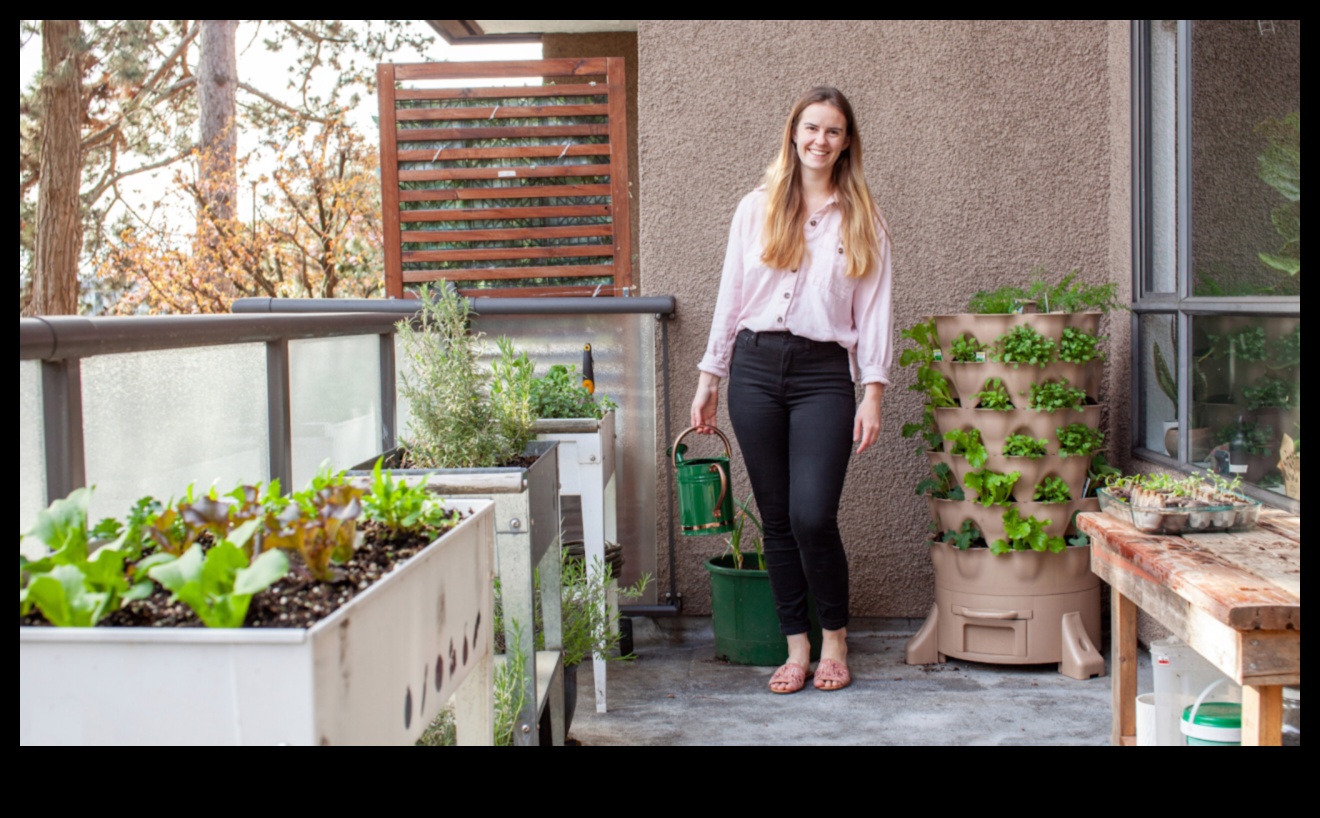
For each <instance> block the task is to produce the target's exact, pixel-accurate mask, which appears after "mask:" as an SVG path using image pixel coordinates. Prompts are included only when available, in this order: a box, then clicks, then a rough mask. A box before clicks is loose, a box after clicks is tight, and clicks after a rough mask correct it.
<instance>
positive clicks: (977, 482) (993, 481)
mask: <svg viewBox="0 0 1320 818" xmlns="http://www.w3.org/2000/svg"><path fill="white" fill-rule="evenodd" d="M1021 476H1022V473H1021V472H1015V471H1013V472H1009V473H1008V474H1000V473H999V472H996V471H990V470H989V469H977V470H976V471H974V472H971V473H969V474H968V475H967V477H966V479H964V480H963V482H964V483H965V484H966V485H967V488H969V489H971V490H972V491H974V492H976V502H978V503H980V504H981V505H983V506H987V507H989V506H1006V505H1009V504H1010V503H1011V502H1012V501H1013V486H1014V485H1016V484H1017V481H1018V478H1019V477H1021Z"/></svg>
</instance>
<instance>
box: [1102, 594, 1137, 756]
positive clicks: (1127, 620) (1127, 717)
mask: <svg viewBox="0 0 1320 818" xmlns="http://www.w3.org/2000/svg"><path fill="white" fill-rule="evenodd" d="M1109 613H1110V616H1111V617H1112V621H1111V623H1110V628H1111V630H1112V631H1113V633H1112V636H1111V638H1112V639H1113V656H1112V657H1111V658H1110V664H1111V665H1112V668H1111V672H1112V673H1113V674H1114V682H1113V688H1112V691H1113V708H1114V724H1113V731H1112V732H1111V734H1110V737H1109V740H1110V743H1111V744H1113V745H1115V746H1130V745H1135V744H1136V743H1137V703H1136V699H1137V606H1136V604H1135V603H1133V601H1132V600H1130V599H1128V598H1127V597H1125V596H1123V594H1122V593H1120V592H1119V590H1118V589H1117V588H1114V589H1112V592H1111V597H1110V611H1109Z"/></svg>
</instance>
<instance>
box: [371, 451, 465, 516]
mask: <svg viewBox="0 0 1320 818" xmlns="http://www.w3.org/2000/svg"><path fill="white" fill-rule="evenodd" d="M383 461H384V458H377V459H376V463H375V465H374V466H372V467H371V489H370V491H368V492H367V493H366V494H365V495H363V497H362V509H363V518H364V519H366V520H370V521H373V522H377V523H380V524H381V525H382V526H384V527H385V528H386V529H388V530H389V531H390V532H397V533H398V534H408V535H410V534H415V533H419V532H422V531H432V532H439V531H442V530H444V529H447V528H450V527H452V526H453V525H454V524H455V523H457V522H458V517H459V514H458V512H457V511H452V512H450V511H446V510H445V507H444V504H443V503H441V502H440V501H439V500H438V499H437V498H436V496H435V495H434V494H432V493H431V492H429V491H427V489H426V485H425V484H424V483H417V484H415V485H409V484H408V482H407V481H405V480H399V481H398V482H395V480H394V477H393V475H392V474H391V473H390V472H389V471H388V470H384V471H382V469H381V464H382V462H383Z"/></svg>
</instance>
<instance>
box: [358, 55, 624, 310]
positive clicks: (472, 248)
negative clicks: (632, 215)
mask: <svg viewBox="0 0 1320 818" xmlns="http://www.w3.org/2000/svg"><path fill="white" fill-rule="evenodd" d="M623 70H624V69H623V59H622V58H619V57H598V58H589V59H554V60H523V61H516V62H479V63H420V64H394V63H383V64H381V65H378V66H377V68H376V74H377V79H378V80H379V86H378V87H379V94H380V133H381V140H380V160H381V161H380V167H381V199H382V202H381V203H382V211H383V221H384V224H383V226H384V234H385V291H386V293H387V294H388V295H390V296H393V297H395V298H402V297H406V296H407V295H408V291H409V290H410V289H412V288H414V287H415V286H416V285H418V284H420V283H423V282H429V281H438V280H448V281H454V282H455V283H457V284H458V286H459V290H460V291H461V292H464V293H466V294H470V295H483V296H502V295H507V296H514V295H517V296H527V295H602V296H603V295H613V296H618V295H625V294H627V292H628V290H629V289H630V288H631V287H632V240H631V236H630V234H629V217H628V206H629V197H628V131H627V114H626V112H627V99H626V97H625V88H626V87H627V86H626V85H625V82H624V74H623ZM516 77H541V78H542V81H543V83H544V84H543V85H537V86H509V85H503V86H501V85H496V86H491V87H484V86H480V87H466V88H437V87H428V81H430V82H431V83H432V86H433V83H434V81H436V80H454V79H461V80H484V81H495V82H498V81H499V79H500V78H516ZM596 78H603V81H601V80H600V79H596Z"/></svg>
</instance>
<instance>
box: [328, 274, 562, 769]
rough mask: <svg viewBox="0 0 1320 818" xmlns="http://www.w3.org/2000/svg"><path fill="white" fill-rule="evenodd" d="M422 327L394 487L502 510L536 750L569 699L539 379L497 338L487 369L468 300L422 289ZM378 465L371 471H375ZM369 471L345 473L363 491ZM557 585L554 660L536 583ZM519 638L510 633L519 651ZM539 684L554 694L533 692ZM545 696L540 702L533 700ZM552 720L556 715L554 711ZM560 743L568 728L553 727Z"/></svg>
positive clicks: (513, 615)
mask: <svg viewBox="0 0 1320 818" xmlns="http://www.w3.org/2000/svg"><path fill="white" fill-rule="evenodd" d="M418 301H419V310H418V313H417V317H416V324H417V326H416V327H414V326H413V323H412V322H409V321H402V322H400V323H399V325H398V338H399V346H400V348H401V350H402V352H403V359H404V366H403V367H401V370H402V385H401V387H400V390H399V392H400V396H401V398H402V399H403V400H404V401H405V402H406V404H407V406H408V409H409V411H410V414H411V423H410V424H409V427H410V428H409V430H408V433H407V434H406V435H405V436H404V437H403V444H402V445H401V446H400V447H398V448H396V449H395V450H393V451H391V452H387V453H385V454H384V458H385V466H386V468H387V469H389V470H391V471H392V472H393V473H394V474H395V475H396V476H397V477H399V478H403V479H406V480H408V481H409V482H421V483H424V484H425V485H426V486H427V487H428V488H429V489H430V490H432V491H434V492H437V493H439V494H441V495H443V496H445V497H449V498H453V499H459V498H465V499H466V498H473V499H478V498H479V499H488V500H491V501H493V502H494V503H495V518H496V520H497V521H498V525H497V527H496V537H495V564H496V572H497V573H498V574H499V576H500V580H501V587H502V588H503V591H504V608H505V623H506V625H507V626H508V628H512V627H513V626H514V625H519V626H525V627H522V629H521V631H520V636H519V639H520V645H519V647H520V654H519V655H520V656H521V657H522V663H523V675H522V677H521V678H523V679H524V680H525V685H526V690H525V695H524V696H523V697H522V702H523V707H522V710H521V712H520V714H519V716H518V719H517V729H516V730H515V739H516V740H517V741H518V742H519V743H522V744H527V745H533V744H535V743H536V736H535V735H534V730H535V726H536V724H537V722H538V720H539V715H540V713H541V712H542V711H543V710H544V708H545V706H546V703H547V702H548V701H552V700H553V699H556V698H558V697H560V696H561V695H562V693H561V691H562V685H563V664H562V656H561V654H560V645H561V642H560V639H561V632H560V629H559V614H558V609H559V605H560V602H559V594H558V585H559V583H558V579H557V577H558V573H559V559H558V556H559V555H558V550H559V540H560V534H559V522H560V506H559V485H558V483H559V465H558V456H557V455H558V444H557V443H556V442H555V441H538V440H533V439H532V437H533V432H532V424H533V423H534V421H535V414H534V412H533V410H532V393H531V388H532V387H531V381H532V377H531V374H532V369H533V366H532V364H531V362H530V361H529V360H528V359H527V357H526V355H525V354H521V353H518V352H517V351H516V350H515V349H514V348H513V345H512V343H511V342H509V341H508V340H507V339H500V340H499V343H498V348H499V356H498V357H497V358H496V360H495V361H494V363H493V365H492V367H491V368H490V369H489V370H488V369H487V368H486V367H484V366H482V364H481V362H480V356H481V353H482V342H481V334H480V333H477V332H473V331H471V330H470V328H469V318H470V309H469V305H468V301H467V299H465V298H463V297H462V296H461V295H459V294H458V291H457V290H456V289H455V288H454V287H453V286H452V285H450V286H446V287H442V288H438V289H430V288H425V287H424V288H422V290H421V291H420V292H419V296H418ZM374 459H375V458H373V459H372V460H373V461H374ZM371 462H372V461H368V462H364V463H361V464H359V465H358V466H356V467H355V468H354V469H350V470H349V472H348V473H349V475H350V477H353V478H356V479H359V480H362V479H366V478H367V475H368V474H369V472H368V469H370V467H371ZM538 570H539V571H540V572H541V573H542V574H543V579H547V578H553V581H550V582H547V583H546V584H545V585H544V586H543V592H542V594H541V602H542V604H543V605H547V606H550V607H552V608H553V609H554V613H553V614H547V628H546V638H545V642H546V645H547V649H546V650H544V651H541V652H540V653H538V652H537V650H536V649H535V646H534V643H533V633H532V631H533V629H532V627H531V626H530V624H528V623H531V622H532V621H533V619H534V617H533V608H534V607H535V604H536V601H535V600H536V591H535V588H534V584H533V575H534V574H535V573H536V571H538ZM512 636H513V634H512V632H511V631H507V632H506V633H505V637H506V639H508V640H509V641H510V643H512V642H513V639H512ZM538 678H540V679H547V678H548V679H549V684H548V685H547V684H541V685H540V686H539V687H538ZM538 693H539V695H538ZM552 712H554V713H560V712H561V709H560V708H559V706H558V705H555V706H554V708H553V710H552ZM556 722H557V726H556V735H557V736H559V737H560V740H561V741H562V736H563V731H562V724H561V723H560V720H559V718H558V717H556Z"/></svg>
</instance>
